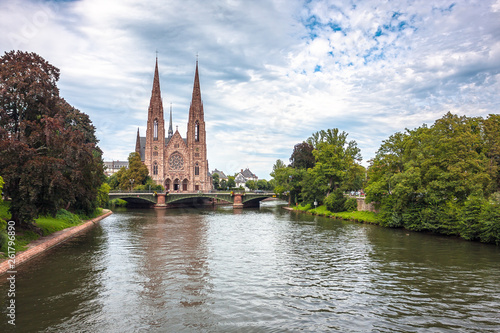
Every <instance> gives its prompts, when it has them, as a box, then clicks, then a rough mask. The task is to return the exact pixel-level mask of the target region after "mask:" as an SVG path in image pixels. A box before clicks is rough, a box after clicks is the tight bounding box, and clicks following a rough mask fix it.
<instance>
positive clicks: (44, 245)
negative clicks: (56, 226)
mask: <svg viewBox="0 0 500 333" xmlns="http://www.w3.org/2000/svg"><path fill="white" fill-rule="evenodd" d="M104 212H105V213H104V214H103V215H101V216H98V217H96V218H94V219H92V220H89V221H87V222H85V223H83V224H80V225H77V226H74V227H71V228H66V229H64V230H60V231H57V232H55V233H53V234H51V235H49V236H45V237H41V238H39V239H37V240H36V241H34V242H32V243H30V244H29V245H28V249H27V250H25V251H21V252H18V253H16V257H15V268H14V271H15V270H17V267H18V266H19V265H21V264H23V263H25V262H26V261H28V260H30V259H32V258H34V257H36V256H38V255H39V254H41V253H43V252H46V251H47V250H49V249H51V248H53V247H55V246H57V245H59V244H61V243H63V242H64V241H66V240H68V239H70V238H71V237H73V236H75V235H77V234H79V233H81V232H83V231H84V230H87V229H89V228H91V227H93V226H94V225H95V224H96V223H97V222H99V221H100V220H102V219H104V218H106V217H108V216H109V215H111V214H113V212H112V211H110V210H107V209H105V210H104ZM9 270H11V261H10V260H9V259H6V260H4V261H3V262H1V263H0V275H2V274H4V273H7V272H8V271H9Z"/></svg>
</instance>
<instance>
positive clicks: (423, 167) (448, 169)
mask: <svg viewBox="0 0 500 333" xmlns="http://www.w3.org/2000/svg"><path fill="white" fill-rule="evenodd" d="M492 119H494V118H492ZM488 120H489V119H488ZM488 120H487V121H484V120H482V119H480V118H469V117H465V116H457V115H453V114H451V113H447V114H446V115H444V116H443V117H442V118H441V119H438V120H437V121H436V122H435V123H434V124H433V126H431V127H430V128H428V127H427V126H422V127H420V128H417V129H415V130H411V131H410V130H407V131H406V133H404V134H402V133H396V134H395V135H393V136H391V137H390V138H389V139H388V140H386V141H384V143H383V144H382V146H381V148H380V149H379V150H378V151H377V155H376V157H375V158H374V160H373V161H372V164H371V166H370V168H369V171H368V174H369V181H368V186H367V188H366V193H367V200H368V201H375V202H378V204H379V206H380V210H381V217H382V224H385V225H387V226H397V227H405V228H407V229H410V230H427V231H433V232H438V233H444V234H454V235H460V236H462V237H464V238H466V239H481V240H489V241H491V240H495V239H497V236H498V239H499V240H500V233H499V234H498V235H497V234H495V233H496V230H499V231H500V225H498V226H497V225H496V224H500V222H496V221H495V222H492V221H490V220H488V219H487V218H485V216H491V217H493V216H497V215H499V214H500V212H497V213H495V209H497V208H498V206H499V205H498V204H496V203H495V200H492V198H494V195H495V193H493V192H494V191H495V190H496V186H492V184H494V183H495V180H494V179H495V175H496V166H495V162H494V155H495V140H496V139H495V137H496V136H497V135H498V134H497V133H493V132H494V130H493V129H495V128H496V127H495V124H494V123H495V121H492V122H493V124H491V123H488ZM487 126H492V129H489V128H487ZM490 131H491V132H490ZM495 207H497V208H495Z"/></svg>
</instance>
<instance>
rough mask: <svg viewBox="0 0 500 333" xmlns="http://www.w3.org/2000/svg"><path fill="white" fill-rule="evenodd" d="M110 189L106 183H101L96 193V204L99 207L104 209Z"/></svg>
mask: <svg viewBox="0 0 500 333" xmlns="http://www.w3.org/2000/svg"><path fill="white" fill-rule="evenodd" d="M110 190H111V187H110V186H109V185H108V184H107V183H102V184H101V187H100V188H99V191H98V192H97V204H98V206H99V207H104V206H106V204H107V203H108V201H109V191H110Z"/></svg>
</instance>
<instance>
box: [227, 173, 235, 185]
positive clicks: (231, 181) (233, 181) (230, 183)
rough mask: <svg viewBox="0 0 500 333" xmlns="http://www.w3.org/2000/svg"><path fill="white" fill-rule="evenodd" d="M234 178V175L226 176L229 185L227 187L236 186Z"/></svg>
mask: <svg viewBox="0 0 500 333" xmlns="http://www.w3.org/2000/svg"><path fill="white" fill-rule="evenodd" d="M234 178H235V177H233V176H228V177H227V187H229V188H234V187H236V182H235V180H234Z"/></svg>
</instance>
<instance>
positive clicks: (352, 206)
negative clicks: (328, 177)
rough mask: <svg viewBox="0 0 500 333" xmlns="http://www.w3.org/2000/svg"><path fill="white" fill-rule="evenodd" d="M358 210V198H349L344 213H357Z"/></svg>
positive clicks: (345, 203)
mask: <svg viewBox="0 0 500 333" xmlns="http://www.w3.org/2000/svg"><path fill="white" fill-rule="evenodd" d="M357 210H358V201H357V200H356V198H349V199H347V200H346V201H345V202H344V211H346V212H355V211H357Z"/></svg>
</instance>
